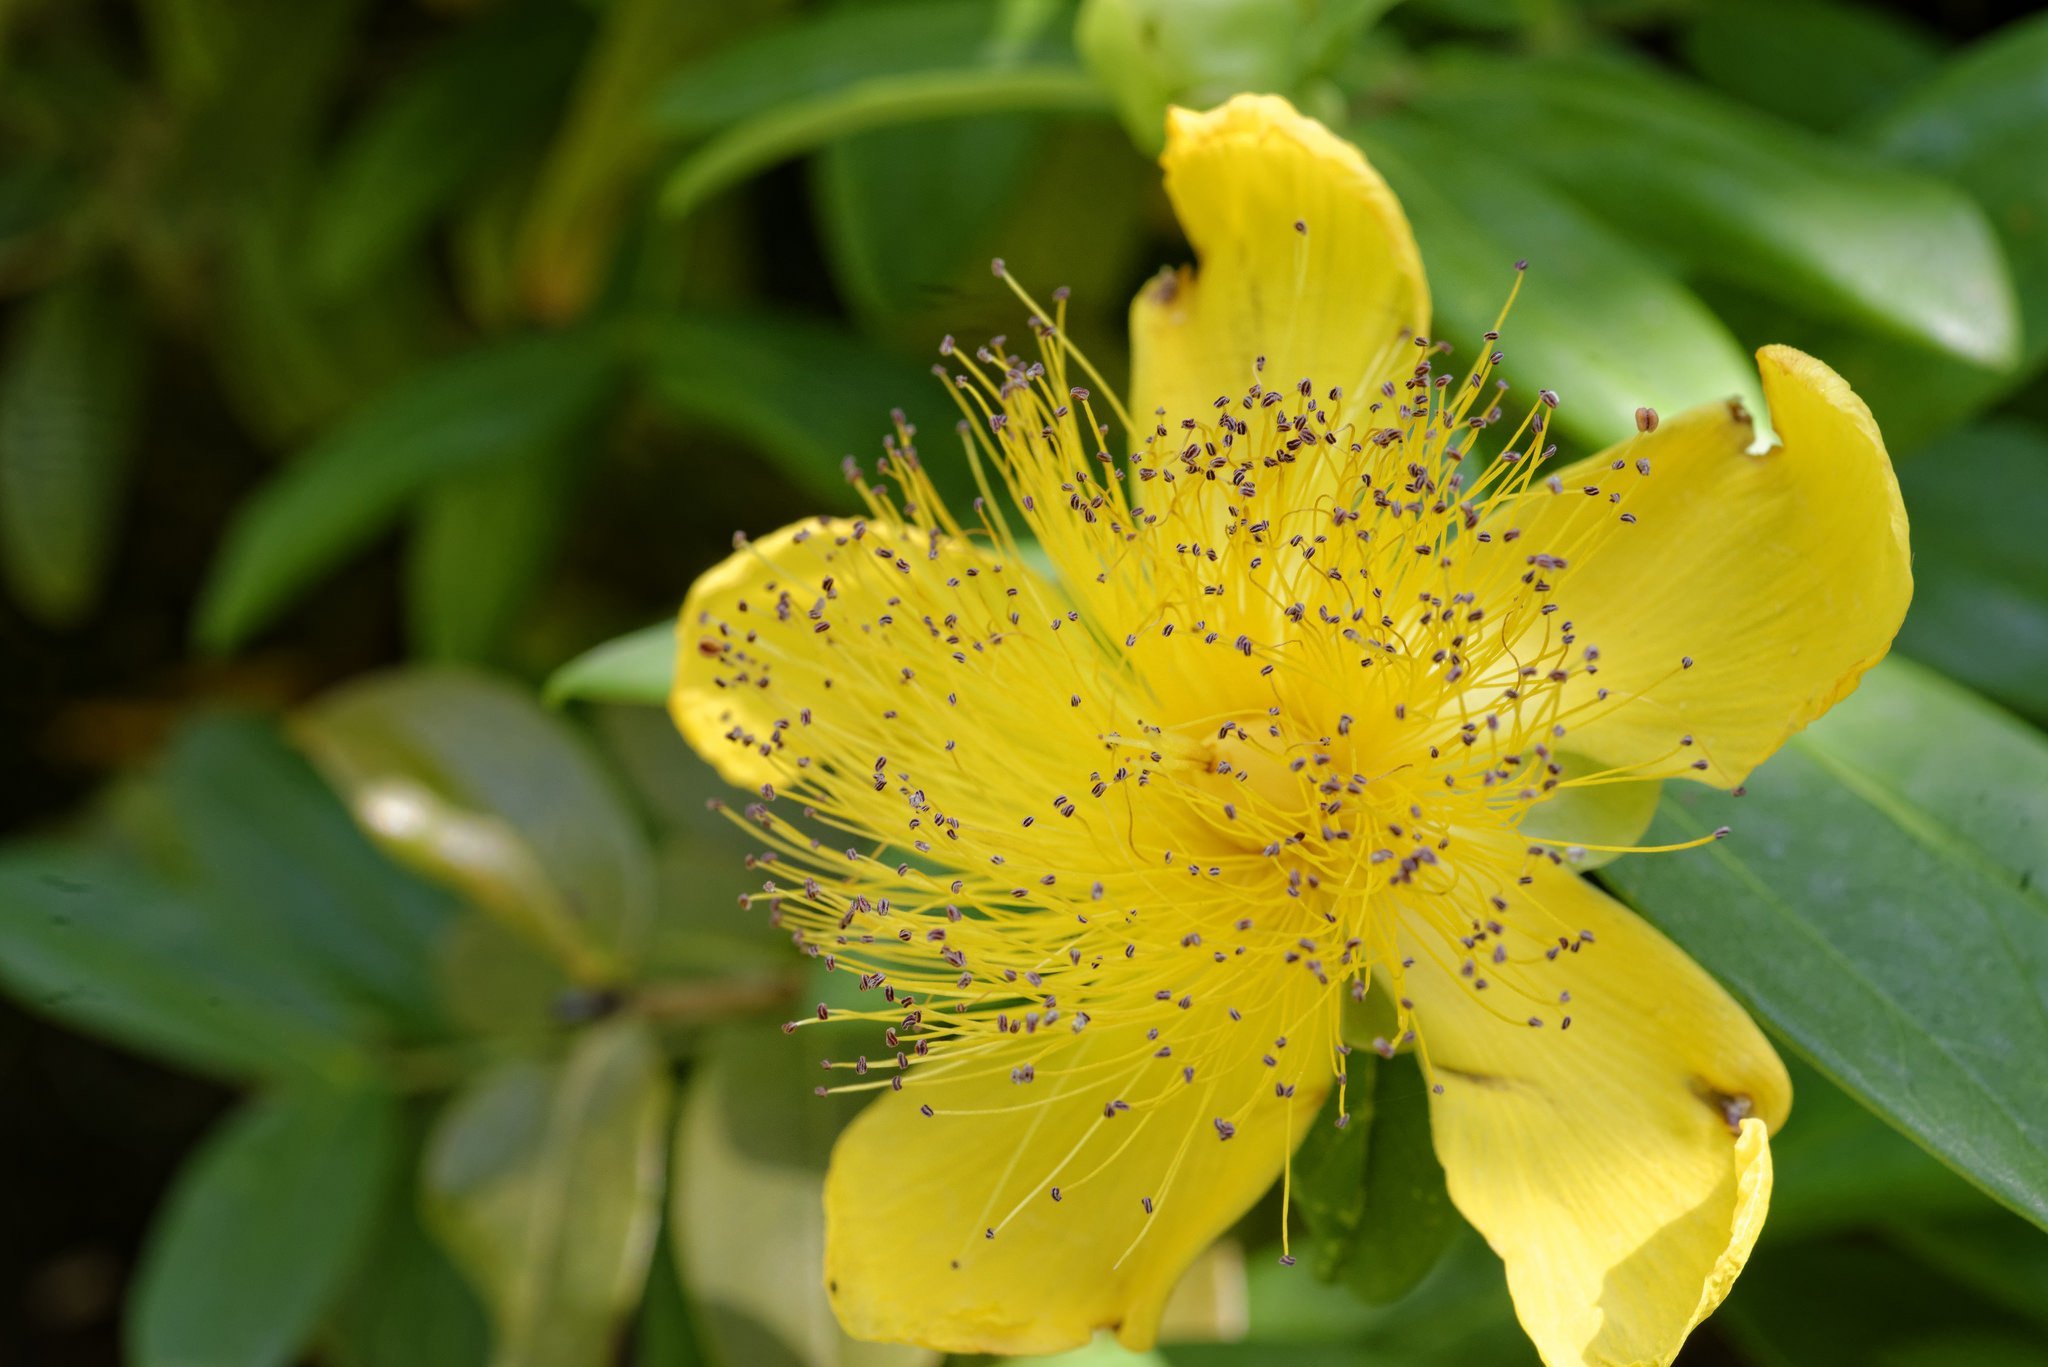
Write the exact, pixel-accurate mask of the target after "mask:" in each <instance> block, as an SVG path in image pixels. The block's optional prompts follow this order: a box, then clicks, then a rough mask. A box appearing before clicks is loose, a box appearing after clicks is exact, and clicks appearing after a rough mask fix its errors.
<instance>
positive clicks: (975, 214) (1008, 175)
mask: <svg viewBox="0 0 2048 1367" xmlns="http://www.w3.org/2000/svg"><path fill="white" fill-rule="evenodd" d="M1039 132H1040V126H1039V124H1038V123H1037V122H1036V121H1035V120H1032V119H1029V118H1023V117H1018V116H1015V115H993V116H990V117H986V118H978V119H953V120H947V121H945V122H942V123H930V124H918V125H913V126H910V127H906V128H885V129H881V130H879V131H876V132H872V133H864V134H861V135H860V136H858V137H854V138H848V139H846V140H844V141H841V142H836V143H833V144H831V145H830V146H828V147H825V148H824V149H822V150H821V151H820V152H819V154H818V157H817V159H816V161H815V163H814V165H815V172H816V174H815V183H816V185H817V187H818V205H819V211H820V214H821V216H822V218H823V226H824V230H825V245H826V247H827V249H828V250H829V251H830V253H831V260H832V267H833V272H834V275H835V276H836V278H837V279H838V281H839V284H840V288H841V291H842V292H843V293H844V294H845V295H846V296H847V297H848V299H849V300H850V301H851V302H852V303H853V304H854V305H855V306H856V307H857V308H859V309H860V310H861V311H862V313H863V314H865V315H867V316H870V317H887V316H889V315H891V314H895V313H899V312H903V311H905V310H907V309H908V308H910V307H913V306H915V305H916V304H918V303H920V302H922V301H924V300H925V299H928V298H930V297H932V296H933V295H935V294H938V293H940V292H942V291H944V290H945V289H947V288H948V287H949V286H950V283H951V280H952V278H953V277H954V276H955V275H956V274H958V272H959V271H960V268H961V267H962V266H963V265H964V264H965V263H966V262H967V261H968V260H969V259H970V258H973V257H976V256H979V257H981V258H983V259H984V260H985V259H986V258H987V257H990V256H993V255H996V254H997V251H998V249H999V248H1001V247H1002V246H1003V244H1002V243H1001V241H1000V240H999V239H998V238H997V237H996V231H997V226H998V225H999V224H1001V223H1002V222H1003V221H1004V216H1005V214H1006V212H1007V211H1008V209H1009V208H1010V205H1011V203H1012V202H1013V200H1014V197H1015V195H1016V193H1017V189H1018V182H1019V181H1020V180H1021V179H1022V178H1023V176H1024V174H1025V172H1026V171H1027V170H1028V169H1029V166H1030V162H1031V159H1032V157H1033V155H1034V154H1035V153H1036V152H1037V151H1038V148H1039V142H1040V139H1039V136H1038V134H1039Z"/></svg>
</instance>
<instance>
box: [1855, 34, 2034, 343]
mask: <svg viewBox="0 0 2048 1367" xmlns="http://www.w3.org/2000/svg"><path fill="white" fill-rule="evenodd" d="M1871 139H1872V142H1873V143H1874V145H1875V146H1876V147H1877V148H1878V149H1879V150H1880V151H1881V152H1883V153H1884V154H1885V155H1887V156H1889V157H1891V158H1893V159H1895V160H1897V161H1899V162H1901V163H1903V164H1905V165H1908V166H1913V167H1917V168H1920V169H1922V170H1925V171H1929V172H1932V173H1934V174H1937V175H1940V176H1943V177H1946V178H1947V179H1949V180H1950V181H1953V182H1954V183H1956V184H1958V185H1960V186H1962V187H1963V188H1964V189H1965V190H1968V191H1969V192H1970V193H1971V194H1972V195H1974V196H1975V197H1976V199H1977V202H1978V203H1979V204H1981V205H1983V206H1984V211H1985V214H1986V215H1987V216H1988V217H1989V219H1990V221H1991V226H1992V228H1993V230H1994V231H1996V232H1997V234H1998V239H1999V241H2000V242H2001V243H2002V244H2003V245H2004V247H2005V254H2006V259H2007V261H2008V262H2009V263H2010V266H2011V270H2012V282H2013V292H2014V295H2015V297H2016V298H2017V299H2018V300H2019V309H2020V319H2021V324H2022V328H2023V331H2024V334H2025V335H2024V338H2023V365H2022V372H2023V373H2033V372H2035V371H2037V370H2038V369H2039V368H2040V366H2041V365H2042V364H2043V362H2044V361H2048V177H2043V176H2042V175H2041V174H2040V167H2041V165H2042V163H2043V162H2044V161H2048V15H2036V16H2034V17H2033V18H2030V19H2027V20H2024V21H2022V22H2019V23H2014V24H2009V25H2007V26H2006V27H2004V28H2002V29H2000V30H1998V31H1997V32H1996V33H1994V34H1992V35H1991V36H1990V37H1988V38H1986V39H1984V40H1983V41H1982V42H1980V43H1978V44H1977V45H1976V46H1974V47H1972V48H1970V49H1969V50H1968V51H1967V52H1965V53H1964V54H1962V55H1961V56H1960V57H1956V58H1954V59H1952V60H1950V61H1948V62H1947V63H1945V64H1944V65H1943V66H1942V68H1941V69H1940V70H1939V71H1938V72H1936V73H1935V74H1934V76H1933V77H1932V78H1930V79H1929V80H1927V81H1926V82H1924V83H1922V84H1921V85H1920V86H1918V87H1916V88H1915V89H1913V90H1912V91H1910V92H1909V93H1908V94H1907V96H1906V97H1905V98H1904V99H1903V100H1901V101H1900V102H1899V103H1898V104H1897V105H1896V106H1894V107H1893V108H1892V109H1891V110H1890V111H1889V112H1888V113H1886V114H1885V116H1884V117H1883V119H1882V120H1880V121H1879V122H1878V123H1877V125H1876V126H1875V127H1874V128H1873V129H1872V130H1871ZM1945 254H1946V253H1945V251H1944V255H1945Z"/></svg>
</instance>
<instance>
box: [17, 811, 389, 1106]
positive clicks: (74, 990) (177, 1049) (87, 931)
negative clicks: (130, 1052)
mask: <svg viewBox="0 0 2048 1367" xmlns="http://www.w3.org/2000/svg"><path fill="white" fill-rule="evenodd" d="M241 931H242V928H241V927H240V926H238V925H237V924H235V923H234V922H233V921H227V920H224V919H223V918H222V917H221V916H219V915H218V914H217V912H216V911H215V910H214V909H213V908H210V907H208V906H206V905H205V904H204V903H202V902H200V901H198V900H197V899H196V898H194V897H192V896H190V895H188V894H183V893H179V892H176V891H174V890H173V889H171V888H169V887H167V886H165V885H164V884H163V883H162V882H161V881H159V880H157V879H154V878H151V877H149V876H148V875H147V874H146V873H144V872H143V871H142V870H141V869H139V868H137V867H135V866H134V864H132V863H131V862H130V861H127V860H124V859H121V858H118V857H116V856H114V855H111V854H108V853H106V852H104V851H99V850H88V849H83V848H78V847H71V846H60V845H55V844H35V845H17V846H15V847H13V848H12V849H10V850H8V851H7V852H6V853H5V854H0V983H4V984H5V986H6V988H7V990H8V992H9V993H10V994H11V995H12V996H13V997H15V998H16V999H17V1000H18V1001H20V1002H21V1004H22V1005H24V1006H26V1007H28V1008H29V1009H30V1010H33V1011H37V1012H40V1013H42V1014H44V1015H47V1016H50V1017H52V1018H53V1019H56V1020H60V1021H63V1022H64V1023H65V1024H67V1025H69V1026H71V1027H73V1028H74V1029H78V1030H83V1031H85V1032H87V1033H88V1034H94V1035H99V1036H102V1037H104V1038H107V1039H110V1040H113V1041H114V1042H115V1043H117V1044H120V1045H122V1046H124V1047H126V1048H130V1049H134V1050H137V1051H139V1052H142V1053H146V1054H150V1055H153V1056H155V1057H158V1058H164V1059H168V1060H170V1061H171V1062H174V1063H176V1064H178V1065H180V1066H181V1067H185V1068H190V1069H193V1070H195V1071H197V1072H202V1073H209V1074H216V1075H219V1076H224V1077H228V1078H236V1079H240V1078H250V1077H298V1076H306V1075H315V1076H325V1077H353V1076H357V1075H359V1074H360V1073H361V1072H362V1071H363V1070H364V1068H365V1062H364V1060H363V1058H362V1055H361V1053H360V1052H359V1049H358V1047H357V1045H356V1044H355V1042H354V1041H355V1039H356V1037H357V1035H358V1034H359V1033H360V1031H361V1029H362V1026H363V1022H362V1021H361V1020H360V1019H359V1018H358V1016H357V1015H356V1013H355V1011H354V1010H353V1007H352V1004H351V1003H350V1002H348V1001H347V1000H345V999H344V998H342V997H341V996H340V994H339V993H338V992H334V991H320V990H318V988H317V987H314V986H311V985H309V983H308V981H307V980H306V979H305V977H304V976H303V975H295V974H288V973H285V972H282V971H280V965H279V964H278V962H277V956H276V955H275V954H274V953H272V952H271V945H270V944H268V943H264V942H259V941H252V940H251V938H250V937H249V936H247V935H245V934H243V933H241Z"/></svg>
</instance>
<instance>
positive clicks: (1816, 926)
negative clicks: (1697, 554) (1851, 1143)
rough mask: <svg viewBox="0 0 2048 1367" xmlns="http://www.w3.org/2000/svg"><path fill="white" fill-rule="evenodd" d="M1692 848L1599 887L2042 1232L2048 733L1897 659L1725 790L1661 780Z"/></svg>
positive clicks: (1613, 868) (1663, 825)
mask: <svg viewBox="0 0 2048 1367" xmlns="http://www.w3.org/2000/svg"><path fill="white" fill-rule="evenodd" d="M1723 825H1726V826H1731V827H1733V829H1734V832H1735V834H1734V837H1733V838H1732V839H1729V840H1724V841H1718V842H1715V843H1714V844H1712V845H1711V846H1709V847H1708V848H1706V849H1704V850H1700V851H1698V852H1695V853H1690V854H1684V855H1660V856H1652V857H1636V858H1630V859H1623V860H1621V861H1619V862H1618V863H1615V864H1613V865H1610V866H1609V867H1608V868H1607V869H1606V870H1605V871H1604V873H1603V874H1602V879H1603V881H1605V882H1607V883H1609V884H1610V885H1611V886H1614V887H1616V888H1618V889H1619V890H1620V891H1621V893H1622V894H1623V895H1624V896H1626V897H1627V898H1628V900H1629V901H1630V902H1631V903H1633V904H1634V905H1635V906H1637V907H1638V908H1639V909H1641V911H1642V912H1643V914H1644V915H1646V916H1647V917H1648V918H1649V919H1650V920H1651V921H1652V922H1653V923H1655V924H1656V925H1657V926H1658V927H1659V928H1660V929H1662V930H1663V931H1664V932H1665V933H1666V934H1668V935H1670V936H1671V937H1672V938H1673V939H1674V940H1676V941H1677V942H1678V943H1679V944H1680V945H1681V946H1682V947H1683V948H1684V949H1685V950H1686V951H1687V952H1688V953H1690V954H1691V955H1692V956H1693V957H1694V958H1695V959H1697V960H1699V961H1700V963H1702V964H1704V965H1705V966H1706V967H1707V968H1708V969H1709V970H1711V971H1712V972H1713V973H1714V974H1715V975H1716V976H1718V977H1719V978H1721V980H1722V981H1724V982H1726V983H1727V984H1728V985H1729V986H1730V987H1731V988H1732V989H1733V990H1734V991H1735V992H1736V994H1737V995H1739V996H1741V997H1743V998H1745V999H1746V1000H1747V1001H1748V1002H1749V1004H1750V1005H1751V1006H1752V1007H1753V1008H1754V1009H1755V1010H1756V1011H1757V1012H1758V1014H1760V1015H1761V1016H1763V1017H1764V1019H1766V1020H1768V1021H1769V1022H1771V1023H1772V1024H1773V1025H1774V1026H1775V1027H1776V1028H1777V1029H1778V1031H1779V1032H1780V1033H1781V1034H1783V1035H1784V1036H1785V1037H1786V1038H1787V1039H1788V1040H1790V1041H1791V1043H1792V1044H1793V1045H1794V1046H1795V1047H1796V1048H1797V1049H1798V1050H1799V1051H1800V1052H1801V1053H1803V1054H1805V1055H1806V1056H1807V1057H1809V1058H1810V1059H1812V1060H1813V1061H1814V1062H1815V1063H1816V1064H1817V1065H1819V1067H1820V1068H1821V1070H1822V1071H1823V1072H1825V1073H1827V1074H1828V1075H1829V1076H1830V1077H1831V1078H1833V1079H1834V1080H1835V1081H1836V1082H1838V1083H1839V1084H1840V1085H1841V1086H1842V1087H1843V1088H1844V1089H1845V1090H1847V1091H1848V1092H1849V1093H1850V1094H1851V1095H1852V1096H1855V1097H1857V1098H1858V1099H1859V1100H1861V1101H1862V1102H1863V1103H1864V1104H1865V1105H1867V1106H1869V1107H1870V1108H1871V1109H1872V1110H1874V1111H1876V1112H1877V1113H1878V1114H1879V1115H1881V1116H1883V1117H1884V1118H1885V1119H1886V1120H1888V1121H1890V1122H1891V1123H1892V1124H1894V1125H1896V1126H1898V1127H1899V1128H1900V1129H1902V1130H1904V1131H1905V1132H1906V1133H1907V1134H1908V1135H1910V1136H1911V1137H1913V1138H1914V1139H1916V1140H1917V1141H1919V1142H1920V1143H1921V1144H1923V1145H1925V1146H1926V1147H1927V1148H1928V1149H1929V1150H1930V1151H1932V1152H1933V1153H1934V1154H1935V1155H1936V1156H1937V1157H1939V1158H1941V1159H1943V1160H1944V1161H1946V1162H1948V1163H1950V1164H1951V1165H1953V1166H1954V1167H1955V1168H1956V1170H1957V1171H1959V1172H1961V1173H1962V1174H1963V1175H1964V1176H1965V1177H1968V1178H1969V1179H1970V1180H1971V1181H1973V1182H1975V1183H1977V1184H1978V1185H1979V1186H1980V1187H1982V1188H1983V1189H1984V1190H1985V1191H1987V1192H1989V1193H1990V1194H1991V1195H1992V1196H1994V1197H1996V1198H1997V1199H1998V1200H2000V1201H2002V1202H2004V1203H2006V1204H2007V1205H2009V1206H2011V1207H2012V1208H2013V1209H2014V1210H2017V1211H2019V1212H2020V1213H2021V1214H2023V1215H2025V1216H2027V1217H2028V1218H2029V1219H2032V1220H2034V1221H2035V1222H2036V1223H2040V1224H2043V1225H2048V1163H2043V1162H2042V1154H2043V1153H2044V1152H2048V894H2044V892H2043V888H2044V886H2048V742H2044V741H2043V739H2042V737H2041V736H2040V734H2039V733H2038V732H2034V731H2031V730H2029V729H2028V728H2027V727H2025V726H2024V725H2021V724H2020V723H2018V722H2016V721H2014V720H2013V719H2012V718H2010V717H2007V716H2005V715H2004V714H2002V713H2000V712H1998V711H1997V710H1996V709H1994V708H1992V707H1990V706H1989V705H1987V704H1985V703H1984V702H1982V701H1981V700H1979V699H1977V698H1975V697H1973V696H1972V695H1970V694H1969V693H1967V692H1965V691H1964V690H1962V689H1961V688H1958V687H1957V686H1955V685H1954V684H1951V683H1948V682H1946V681H1945V680H1943V679H1941V678H1940V677H1939V676H1937V675H1934V674H1930V673H1928V672H1927V671H1925V670H1923V669H1921V668H1919V667H1917V666H1915V665H1911V664H1908V663H1906V662H1904V661H1899V660H1894V661H1891V662H1888V663H1886V664H1884V665H1881V666H1880V667H1879V668H1877V669H1876V670H1873V671H1872V672H1871V673H1870V674H1869V675H1867V676H1865V678H1864V680H1863V683H1862V686H1861V687H1860V688H1859V689H1858V690H1857V691H1856V692H1855V693H1853V694H1851V695H1850V696H1849V697H1848V698H1846V699H1845V700H1843V701H1842V702H1841V703H1840V704H1838V705H1837V706H1836V708H1835V710H1834V711H1833V712H1831V713H1830V714H1829V715H1828V716H1827V717H1825V718H1823V719H1822V720H1821V721H1820V722H1817V723H1815V724H1814V725H1813V726H1812V727H1811V728H1809V729H1808V730H1807V731H1806V732H1804V733H1803V734H1801V735H1799V736H1796V737H1794V738H1793V740H1792V741H1791V742H1790V743H1789V744H1788V745H1787V746H1786V748H1785V750H1784V751H1783V752H1781V753H1780V754H1779V755H1778V756H1777V757H1775V758H1774V759H1772V760H1771V762H1770V763H1769V764H1768V765H1767V766H1766V767H1765V768H1764V769H1763V770H1761V771H1760V772H1759V773H1758V774H1757V775H1756V776H1755V777H1754V778H1752V779H1751V780H1750V782H1749V784H1748V795H1747V796H1746V797H1742V798H1735V797H1731V796H1729V795H1727V794H1724V793H1720V792H1716V791H1714V790H1711V789H1708V788H1706V787H1704V786H1700V785H1694V784H1687V783H1674V784H1670V785H1668V786H1667V788H1666V794H1665V800H1664V805H1663V808H1662V810H1661V811H1660V813H1659V816H1658V819H1657V824H1656V825H1655V826H1653V827H1652V828H1651V838H1652V839H1653V840H1660V841H1661V840H1685V839H1691V838H1696V837H1698V836H1701V835H1705V834H1707V833H1708V832H1710V831H1712V830H1713V829H1714V828H1716V827H1718V826H1723Z"/></svg>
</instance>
